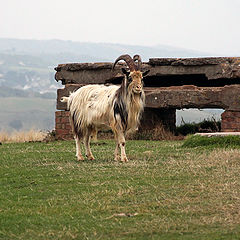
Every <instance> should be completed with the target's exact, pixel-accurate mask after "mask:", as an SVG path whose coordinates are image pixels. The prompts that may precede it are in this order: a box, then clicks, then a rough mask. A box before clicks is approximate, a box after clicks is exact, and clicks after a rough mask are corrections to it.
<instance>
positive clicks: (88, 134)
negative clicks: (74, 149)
mask: <svg viewBox="0 0 240 240" xmlns="http://www.w3.org/2000/svg"><path fill="white" fill-rule="evenodd" d="M92 131H93V128H92V127H88V128H87V130H86V133H85V134H84V138H83V142H84V146H85V150H86V156H87V158H88V160H94V159H95V158H94V156H93V154H92V151H91V148H90V139H91V134H92Z"/></svg>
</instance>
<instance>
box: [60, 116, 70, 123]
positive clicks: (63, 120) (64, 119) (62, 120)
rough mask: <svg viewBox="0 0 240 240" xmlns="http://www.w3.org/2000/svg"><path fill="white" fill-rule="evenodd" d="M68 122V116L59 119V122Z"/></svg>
mask: <svg viewBox="0 0 240 240" xmlns="http://www.w3.org/2000/svg"><path fill="white" fill-rule="evenodd" d="M68 122H69V117H68V116H64V117H62V119H61V123H68Z"/></svg>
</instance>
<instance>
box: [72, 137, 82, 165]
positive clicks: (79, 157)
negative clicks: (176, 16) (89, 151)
mask: <svg viewBox="0 0 240 240" xmlns="http://www.w3.org/2000/svg"><path fill="white" fill-rule="evenodd" d="M74 138H75V142H76V157H77V160H78V161H83V160H84V157H83V155H82V153H81V147H80V143H81V140H80V138H79V136H77V135H75V136H74Z"/></svg>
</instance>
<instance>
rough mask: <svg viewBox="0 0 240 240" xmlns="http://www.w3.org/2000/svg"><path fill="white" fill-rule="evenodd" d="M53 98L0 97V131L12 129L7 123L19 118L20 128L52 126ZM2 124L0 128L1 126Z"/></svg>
mask: <svg viewBox="0 0 240 240" xmlns="http://www.w3.org/2000/svg"><path fill="white" fill-rule="evenodd" d="M55 105H56V100H55V99H41V98H17V97H11V98H0V131H1V130H2V131H3V130H10V131H11V130H13V129H12V128H11V127H10V126H9V123H10V122H11V121H13V120H16V119H19V120H21V122H22V124H23V128H22V130H29V129H31V128H35V129H43V130H52V129H53V128H54V112H55V109H56V107H55ZM1 126H2V128H1Z"/></svg>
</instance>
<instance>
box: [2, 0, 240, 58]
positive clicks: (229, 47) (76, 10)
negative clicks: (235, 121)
mask: <svg viewBox="0 0 240 240" xmlns="http://www.w3.org/2000/svg"><path fill="white" fill-rule="evenodd" d="M0 3H1V8H0V38H19V39H39V40H42V39H44V40H45V39H61V40H71V41H79V42H97V43H99V42H104V43H121V44H131V45H144V46H155V45H169V46H173V47H180V48H186V49H192V50H198V51H201V52H208V53H213V54H222V55H232V56H240V30H239V24H240V0H120V1H114V0H94V1H93V0H40V1H36V0H0Z"/></svg>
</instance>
